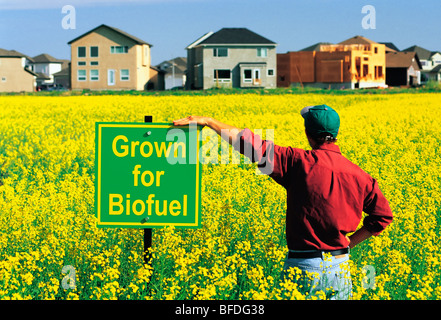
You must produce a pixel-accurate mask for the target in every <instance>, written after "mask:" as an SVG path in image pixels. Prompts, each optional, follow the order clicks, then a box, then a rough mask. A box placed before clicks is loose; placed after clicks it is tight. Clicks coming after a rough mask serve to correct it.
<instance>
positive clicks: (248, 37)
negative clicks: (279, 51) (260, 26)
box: [187, 28, 276, 49]
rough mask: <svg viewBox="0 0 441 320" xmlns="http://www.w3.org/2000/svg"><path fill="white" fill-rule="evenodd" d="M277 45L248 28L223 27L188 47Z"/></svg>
mask: <svg viewBox="0 0 441 320" xmlns="http://www.w3.org/2000/svg"><path fill="white" fill-rule="evenodd" d="M215 44H217V45H225V44H227V45H251V44H253V45H254V44H258V45H276V43H275V42H273V41H271V40H269V39H267V38H265V37H262V36H261V35H258V34H257V33H255V32H253V31H251V30H248V29H247V28H223V29H220V30H219V31H217V32H215V33H213V32H208V33H206V34H205V35H203V36H202V37H201V38H199V39H198V40H196V41H195V42H193V43H192V44H190V45H189V46H188V47H187V49H191V48H193V47H195V46H198V45H215Z"/></svg>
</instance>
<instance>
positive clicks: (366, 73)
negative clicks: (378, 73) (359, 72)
mask: <svg viewBox="0 0 441 320" xmlns="http://www.w3.org/2000/svg"><path fill="white" fill-rule="evenodd" d="M368 74H369V66H368V65H367V64H363V77H366V76H367V75H368Z"/></svg>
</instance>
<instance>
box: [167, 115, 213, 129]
mask: <svg viewBox="0 0 441 320" xmlns="http://www.w3.org/2000/svg"><path fill="white" fill-rule="evenodd" d="M210 120H211V118H210V117H202V116H188V117H187V118H182V119H179V120H174V121H173V124H174V125H175V126H186V125H189V124H190V123H196V124H197V125H200V126H204V127H205V126H209V121H210Z"/></svg>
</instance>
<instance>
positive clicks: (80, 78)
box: [78, 70, 87, 81]
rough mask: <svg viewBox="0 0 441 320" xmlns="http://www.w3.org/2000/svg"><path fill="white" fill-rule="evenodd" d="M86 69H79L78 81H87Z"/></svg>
mask: <svg viewBox="0 0 441 320" xmlns="http://www.w3.org/2000/svg"><path fill="white" fill-rule="evenodd" d="M86 79H87V76H86V70H78V81H86Z"/></svg>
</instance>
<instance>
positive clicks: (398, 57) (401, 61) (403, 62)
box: [386, 52, 422, 69]
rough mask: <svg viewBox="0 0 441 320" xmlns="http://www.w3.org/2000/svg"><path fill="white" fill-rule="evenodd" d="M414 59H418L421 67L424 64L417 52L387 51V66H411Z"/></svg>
mask: <svg viewBox="0 0 441 320" xmlns="http://www.w3.org/2000/svg"><path fill="white" fill-rule="evenodd" d="M413 60H416V63H417V64H418V66H419V68H420V69H421V68H422V66H421V63H420V60H419V59H418V54H417V53H416V52H387V53H386V68H409V67H410V66H411V65H412V62H413Z"/></svg>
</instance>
